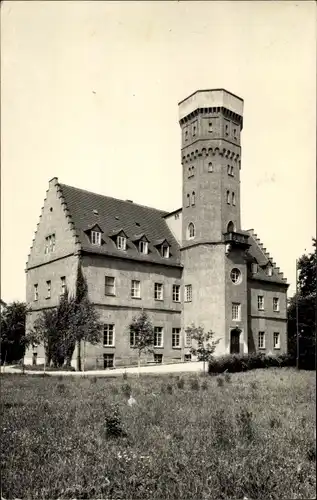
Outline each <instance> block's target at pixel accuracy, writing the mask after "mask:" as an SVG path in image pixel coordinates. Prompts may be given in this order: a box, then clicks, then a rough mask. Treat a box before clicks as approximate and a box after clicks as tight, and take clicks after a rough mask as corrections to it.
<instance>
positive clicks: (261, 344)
mask: <svg viewBox="0 0 317 500" xmlns="http://www.w3.org/2000/svg"><path fill="white" fill-rule="evenodd" d="M258 348H259V349H265V332H263V331H262V332H259V335H258Z"/></svg>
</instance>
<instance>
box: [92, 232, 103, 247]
mask: <svg viewBox="0 0 317 500" xmlns="http://www.w3.org/2000/svg"><path fill="white" fill-rule="evenodd" d="M91 243H92V245H98V246H100V245H101V233H100V232H99V231H91Z"/></svg>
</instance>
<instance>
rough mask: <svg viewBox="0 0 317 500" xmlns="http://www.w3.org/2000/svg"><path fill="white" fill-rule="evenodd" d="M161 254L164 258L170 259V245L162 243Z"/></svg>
mask: <svg viewBox="0 0 317 500" xmlns="http://www.w3.org/2000/svg"><path fill="white" fill-rule="evenodd" d="M161 256H162V257H163V258H164V259H168V258H169V256H170V247H169V246H168V245H166V243H165V244H163V245H162V248H161Z"/></svg>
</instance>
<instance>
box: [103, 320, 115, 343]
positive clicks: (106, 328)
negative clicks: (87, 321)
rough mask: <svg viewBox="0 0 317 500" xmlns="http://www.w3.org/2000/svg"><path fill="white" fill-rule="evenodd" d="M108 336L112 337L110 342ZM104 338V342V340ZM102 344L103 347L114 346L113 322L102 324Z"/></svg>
mask: <svg viewBox="0 0 317 500" xmlns="http://www.w3.org/2000/svg"><path fill="white" fill-rule="evenodd" d="M110 336H111V337H112V342H110ZM105 338H106V340H107V341H106V342H105ZM103 345H104V347H114V346H115V328H114V324H113V323H105V324H104V325H103Z"/></svg>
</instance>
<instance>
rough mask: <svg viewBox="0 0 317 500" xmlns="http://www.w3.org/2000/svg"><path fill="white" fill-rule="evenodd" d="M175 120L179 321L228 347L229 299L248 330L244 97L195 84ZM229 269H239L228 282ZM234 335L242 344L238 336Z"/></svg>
mask: <svg viewBox="0 0 317 500" xmlns="http://www.w3.org/2000/svg"><path fill="white" fill-rule="evenodd" d="M179 123H180V127H181V133H182V142H181V144H182V146H181V158H182V160H181V161H182V167H183V210H182V248H181V252H182V261H183V264H184V285H185V289H184V294H185V296H184V312H183V327H184V328H186V327H187V326H189V325H190V324H191V323H193V322H194V323H195V324H196V325H198V324H199V325H200V326H203V327H204V328H205V329H208V330H209V329H212V330H213V331H215V333H216V335H217V336H218V337H219V338H221V341H220V351H221V352H228V349H229V348H230V331H229V330H230V329H231V328H232V325H231V323H230V321H231V320H230V318H231V314H232V308H233V304H239V316H240V320H239V325H240V326H242V329H241V331H242V332H247V324H246V321H247V311H246V307H247V304H246V302H247V287H246V282H247V276H246V265H245V259H244V252H245V249H246V248H247V247H248V244H247V236H246V235H244V234H243V232H241V221H240V168H241V163H240V162H241V145H240V134H241V130H242V126H243V100H242V99H241V98H239V97H237V96H235V95H233V94H231V93H230V92H228V91H226V90H224V89H214V90H199V91H197V92H195V93H194V94H192V95H190V96H189V97H187V98H186V99H184V100H183V101H181V102H180V103H179ZM233 270H235V273H236V274H239V277H238V279H237V280H236V281H235V282H234V281H233V278H232V276H233V273H232V272H233ZM234 285H235V286H234ZM242 313H243V316H242ZM242 317H243V320H242ZM243 323H244V324H243ZM233 326H234V325H233ZM241 342H242V343H243V344H245V343H246V339H245V338H244V337H243V335H242V336H240V343H241ZM243 350H244V351H245V350H246V348H244V349H243ZM218 351H219V349H218ZM240 351H241V349H240Z"/></svg>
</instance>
